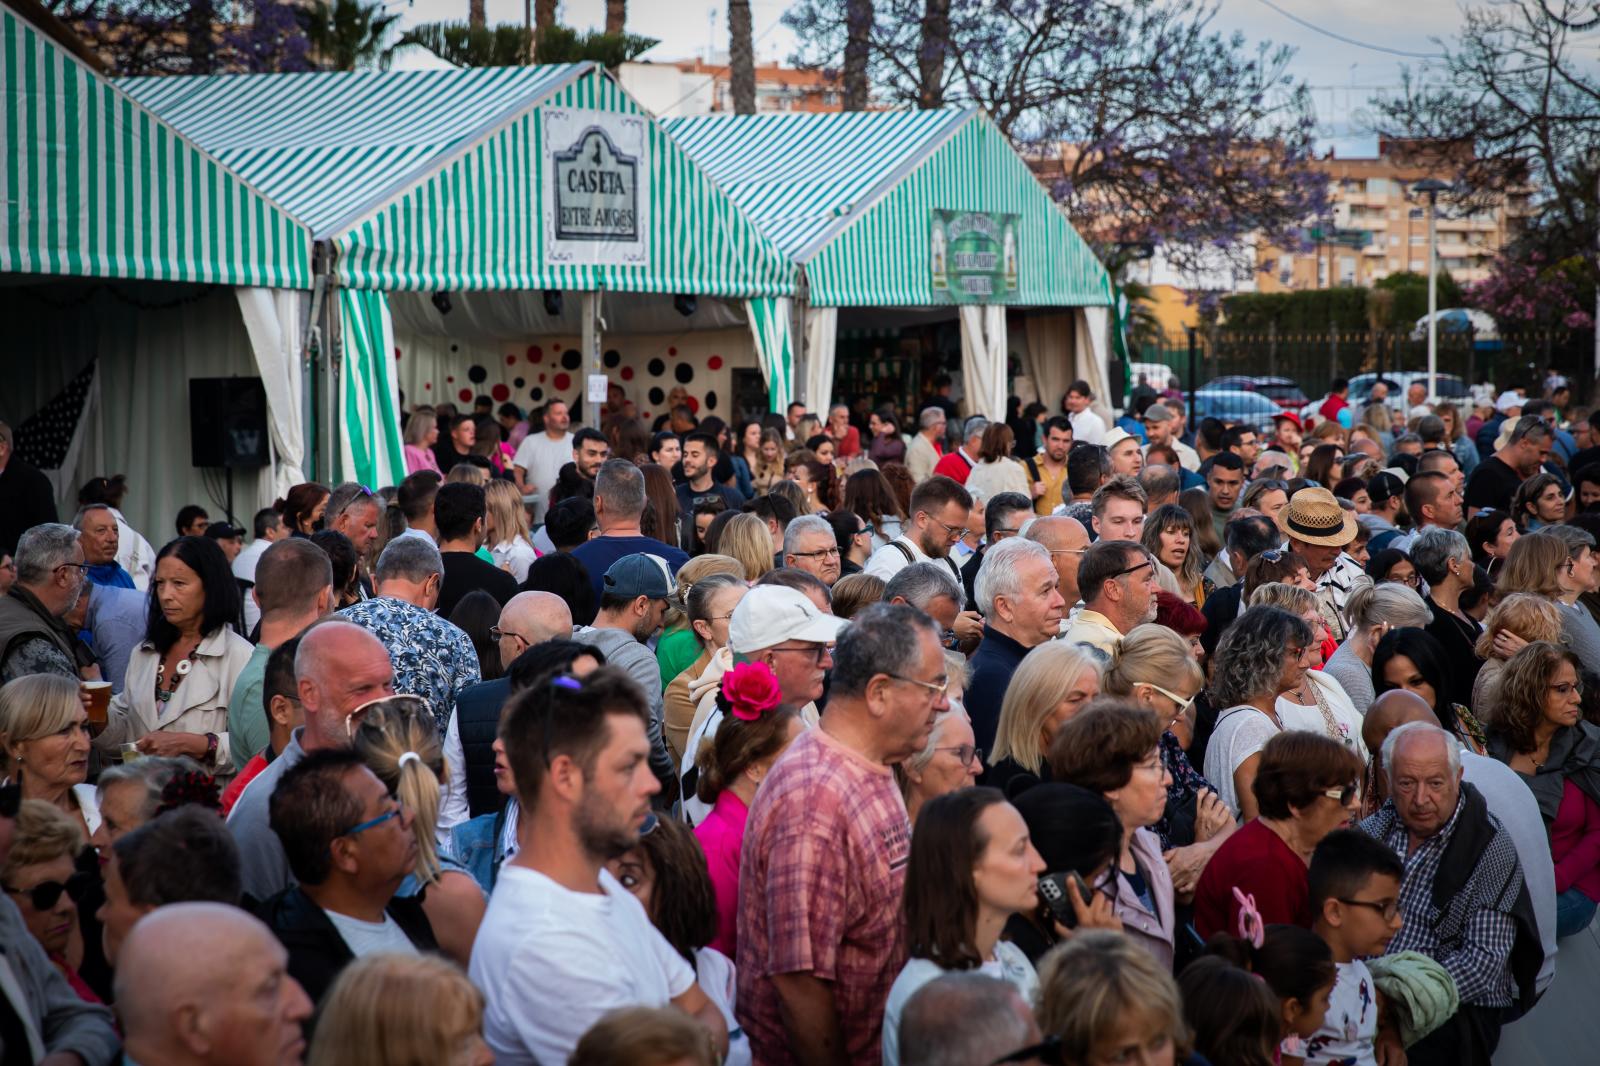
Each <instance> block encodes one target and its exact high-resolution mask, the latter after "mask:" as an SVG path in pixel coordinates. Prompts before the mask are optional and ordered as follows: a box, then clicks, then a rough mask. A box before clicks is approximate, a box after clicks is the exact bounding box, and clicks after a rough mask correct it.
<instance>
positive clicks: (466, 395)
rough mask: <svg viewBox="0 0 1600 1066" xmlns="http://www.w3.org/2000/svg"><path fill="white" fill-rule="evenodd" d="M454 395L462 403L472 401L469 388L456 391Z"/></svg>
mask: <svg viewBox="0 0 1600 1066" xmlns="http://www.w3.org/2000/svg"><path fill="white" fill-rule="evenodd" d="M456 397H457V399H459V400H460V401H461V402H462V403H471V402H472V390H471V389H462V390H461V391H460V392H458V393H456Z"/></svg>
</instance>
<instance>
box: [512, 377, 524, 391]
mask: <svg viewBox="0 0 1600 1066" xmlns="http://www.w3.org/2000/svg"><path fill="white" fill-rule="evenodd" d="M511 384H512V385H513V386H515V387H516V388H519V389H520V388H522V387H523V386H525V385H527V384H528V383H527V381H525V380H524V379H522V378H517V379H516V380H515V381H513V382H512V383H511Z"/></svg>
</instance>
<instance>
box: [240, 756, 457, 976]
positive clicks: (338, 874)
mask: <svg viewBox="0 0 1600 1066" xmlns="http://www.w3.org/2000/svg"><path fill="white" fill-rule="evenodd" d="M412 816H413V812H412V811H411V810H410V808H408V807H407V806H406V805H405V804H404V803H403V802H401V801H400V800H397V799H396V798H395V797H394V796H392V795H390V794H389V790H388V789H387V788H386V787H385V786H384V784H383V782H382V781H380V780H378V777H377V775H376V774H374V773H373V772H372V771H371V770H369V769H367V766H366V764H365V763H363V762H362V761H361V756H359V755H357V754H356V753H355V752H353V751H347V750H346V751H340V750H333V751H319V752H316V753H314V754H312V755H307V756H306V757H305V758H304V759H302V760H300V762H299V763H298V764H297V765H295V766H294V767H292V768H290V769H289V770H288V771H287V772H286V773H284V775H283V776H282V777H281V778H280V779H279V780H278V784H277V787H276V788H274V789H273V792H272V805H271V820H272V831H273V832H274V833H276V834H277V837H278V840H279V842H280V843H281V844H282V846H283V849H284V852H285V853H286V854H287V855H288V859H289V869H290V871H291V872H293V874H294V876H295V880H296V881H297V882H298V884H296V885H295V886H294V887H293V888H289V889H287V890H285V891H284V892H282V893H280V894H278V895H277V896H275V897H274V898H272V899H270V900H267V901H266V902H265V903H263V904H262V906H261V907H260V908H259V910H258V912H257V913H258V916H259V917H260V918H261V920H262V921H264V922H266V923H267V925H268V926H269V927H270V928H271V929H272V932H273V934H274V935H275V936H277V938H278V940H279V941H280V942H282V944H283V946H284V948H285V949H287V950H288V952H289V974H290V976H292V977H293V978H294V979H295V980H296V981H299V982H300V986H301V987H302V988H304V989H305V990H306V994H307V995H308V996H310V997H311V1001H312V1002H313V1003H320V1002H321V1001H322V998H323V996H324V995H326V994H327V991H328V989H329V988H331V987H332V985H333V982H334V980H335V979H337V978H338V976H339V971H341V970H343V969H344V968H345V967H346V966H348V965H349V964H350V963H352V962H354V961H355V960H356V959H359V958H362V957H364V956H367V955H374V954H377V953H379V952H386V953H390V954H399V955H415V954H418V953H419V952H423V951H429V952H436V951H438V950H439V945H438V942H437V941H436V940H435V939H434V935H433V926H432V925H431V924H430V923H429V922H428V916H427V915H426V914H424V913H423V910H422V897H421V896H396V895H395V892H397V891H398V890H399V888H400V884H401V882H402V881H404V880H405V879H406V875H407V874H409V873H411V871H412V870H414V869H415V868H416V865H417V838H416V834H414V833H413V832H412V831H411V819H412Z"/></svg>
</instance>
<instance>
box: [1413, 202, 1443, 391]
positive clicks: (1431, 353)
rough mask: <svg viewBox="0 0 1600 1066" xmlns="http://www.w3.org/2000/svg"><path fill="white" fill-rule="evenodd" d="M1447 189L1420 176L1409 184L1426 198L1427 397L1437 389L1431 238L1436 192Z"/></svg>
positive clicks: (1436, 288)
mask: <svg viewBox="0 0 1600 1066" xmlns="http://www.w3.org/2000/svg"><path fill="white" fill-rule="evenodd" d="M1449 188H1450V185H1449V183H1447V182H1443V181H1440V180H1439V179H1438V178H1423V179H1422V180H1421V181H1419V182H1417V183H1416V184H1415V185H1413V186H1411V191H1412V192H1420V193H1425V194H1427V197H1428V398H1429V399H1430V400H1431V399H1433V398H1434V397H1435V396H1436V395H1438V390H1439V381H1438V378H1439V320H1438V314H1439V260H1438V256H1439V250H1438V243H1437V242H1436V241H1435V240H1434V222H1435V220H1436V219H1437V218H1438V214H1439V194H1440V193H1442V192H1445V191H1447V190H1448V189H1449Z"/></svg>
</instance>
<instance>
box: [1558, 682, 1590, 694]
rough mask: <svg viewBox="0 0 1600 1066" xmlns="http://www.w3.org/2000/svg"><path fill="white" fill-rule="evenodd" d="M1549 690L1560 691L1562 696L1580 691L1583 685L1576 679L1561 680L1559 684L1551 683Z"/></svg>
mask: <svg viewBox="0 0 1600 1066" xmlns="http://www.w3.org/2000/svg"><path fill="white" fill-rule="evenodd" d="M1550 691H1551V692H1557V693H1560V694H1561V695H1563V696H1570V695H1572V694H1573V693H1574V692H1582V691H1583V686H1582V685H1580V684H1578V683H1577V682H1576V681H1562V682H1561V683H1559V684H1555V685H1551V686H1550Z"/></svg>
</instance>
